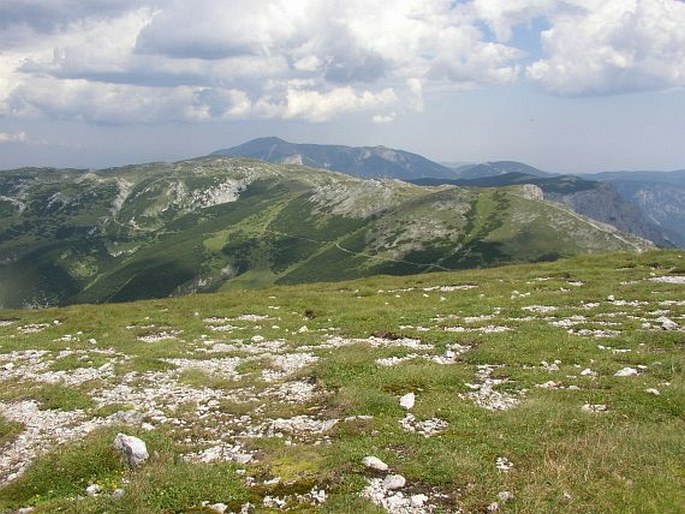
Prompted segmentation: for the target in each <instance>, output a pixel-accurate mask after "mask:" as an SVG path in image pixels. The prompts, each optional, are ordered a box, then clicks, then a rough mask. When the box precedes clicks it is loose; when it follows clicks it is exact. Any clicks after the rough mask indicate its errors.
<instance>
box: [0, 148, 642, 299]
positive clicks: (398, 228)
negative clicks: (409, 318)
mask: <svg viewBox="0 0 685 514" xmlns="http://www.w3.org/2000/svg"><path fill="white" fill-rule="evenodd" d="M533 196H534V195H533ZM0 208H1V209H2V212H3V216H2V217H1V218H0V306H4V307H6V308H9V307H11V308H14V307H39V306H48V305H59V304H69V303H79V302H107V301H127V300H137V299H144V298H157V297H166V296H169V295H179V294H185V293H189V292H198V291H203V292H211V291H218V290H222V289H226V288H232V287H246V286H257V285H267V284H294V283H302V282H316V281H322V280H342V279H352V278H358V277H363V276H370V275H375V274H391V275H404V274H414V273H422V272H427V271H438V270H452V269H463V268H472V267H483V266H492V265H498V264H503V263H511V262H534V261H541V260H553V259H556V258H559V257H563V256H570V255H576V254H581V253H588V252H606V251H617V250H637V249H643V248H647V247H649V244H648V243H646V242H644V241H642V240H639V239H638V238H635V237H632V236H626V235H622V234H620V233H617V232H616V231H615V230H613V229H611V228H609V227H605V226H600V225H598V224H596V223H594V222H591V221H588V220H586V219H584V218H581V217H579V216H577V215H575V214H573V213H572V212H570V211H567V210H564V209H562V208H560V207H558V206H554V205H551V204H547V203H544V202H541V201H538V200H535V199H533V197H531V196H530V195H528V194H526V191H525V190H524V189H522V188H520V187H518V186H513V187H509V188H502V189H496V190H483V189H475V188H474V189H468V188H457V187H452V186H440V187H419V186H415V185H411V184H407V183H404V182H400V181H395V180H361V179H356V178H352V177H349V176H346V175H342V174H338V173H333V172H328V171H323V170H314V169H309V168H304V167H300V166H284V165H276V164H269V163H264V162H260V161H250V160H245V159H237V158H228V157H208V158H202V159H195V160H190V161H183V162H178V163H174V164H160V163H158V164H148V165H140V166H129V167H124V168H117V169H108V170H99V171H84V170H55V169H21V170H12V171H4V172H0Z"/></svg>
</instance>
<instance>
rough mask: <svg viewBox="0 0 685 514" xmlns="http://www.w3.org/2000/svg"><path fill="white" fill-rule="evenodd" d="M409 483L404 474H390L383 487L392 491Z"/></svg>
mask: <svg viewBox="0 0 685 514" xmlns="http://www.w3.org/2000/svg"><path fill="white" fill-rule="evenodd" d="M406 483H407V480H406V479H405V478H404V477H403V476H402V475H388V476H387V477H385V479H384V480H383V487H384V488H385V489H388V490H390V491H392V490H394V489H402V488H403V487H404V486H405V485H406Z"/></svg>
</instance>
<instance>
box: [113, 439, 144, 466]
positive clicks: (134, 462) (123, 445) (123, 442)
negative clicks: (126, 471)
mask: <svg viewBox="0 0 685 514" xmlns="http://www.w3.org/2000/svg"><path fill="white" fill-rule="evenodd" d="M114 449H115V450H119V451H120V452H121V453H122V455H123V456H124V458H125V459H126V462H127V463H128V465H129V466H130V467H132V468H137V467H138V466H140V465H141V464H143V463H144V462H145V461H146V460H147V459H148V458H149V457H150V454H149V453H148V452H147V446H146V445H145V442H144V441H143V440H142V439H138V438H137V437H135V436H132V435H126V434H117V436H116V437H115V438H114Z"/></svg>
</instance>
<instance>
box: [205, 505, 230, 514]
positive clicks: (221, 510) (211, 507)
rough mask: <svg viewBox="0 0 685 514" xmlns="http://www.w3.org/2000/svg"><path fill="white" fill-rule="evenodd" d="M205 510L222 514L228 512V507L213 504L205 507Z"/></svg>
mask: <svg viewBox="0 0 685 514" xmlns="http://www.w3.org/2000/svg"><path fill="white" fill-rule="evenodd" d="M207 508H208V509H209V510H212V511H214V512H218V513H219V514H224V512H226V511H227V510H228V505H226V504H225V503H213V504H211V505H207Z"/></svg>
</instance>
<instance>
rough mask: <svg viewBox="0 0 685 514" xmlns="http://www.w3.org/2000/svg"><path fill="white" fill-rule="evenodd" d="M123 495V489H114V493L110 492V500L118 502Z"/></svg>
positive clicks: (124, 492)
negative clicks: (113, 499)
mask: <svg viewBox="0 0 685 514" xmlns="http://www.w3.org/2000/svg"><path fill="white" fill-rule="evenodd" d="M125 494H126V491H124V490H123V489H115V490H114V491H112V498H115V499H117V500H118V499H119V498H123V497H124V495H125Z"/></svg>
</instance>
